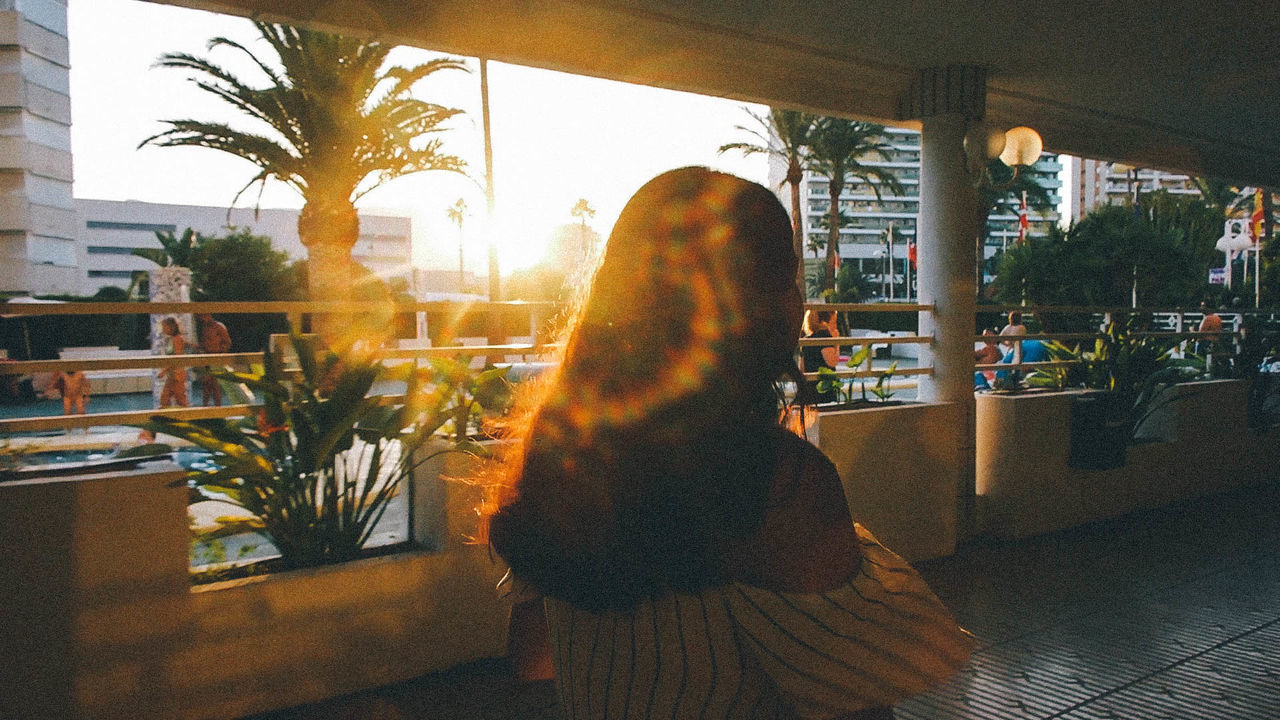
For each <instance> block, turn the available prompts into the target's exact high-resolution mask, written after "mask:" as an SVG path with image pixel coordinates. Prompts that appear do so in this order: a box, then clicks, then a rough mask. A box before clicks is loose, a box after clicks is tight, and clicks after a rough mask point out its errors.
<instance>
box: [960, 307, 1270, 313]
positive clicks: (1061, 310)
mask: <svg viewBox="0 0 1280 720" xmlns="http://www.w3.org/2000/svg"><path fill="white" fill-rule="evenodd" d="M1211 310H1212V312H1216V313H1218V314H1219V315H1221V314H1223V313H1226V314H1228V315H1243V314H1248V315H1264V314H1280V310H1277V309H1275V308H1212V309H1211ZM977 311H978V312H979V313H993V312H996V313H1009V312H1014V311H1017V312H1020V313H1022V314H1024V315H1025V314H1027V313H1031V314H1032V315H1034V314H1035V313H1036V312H1057V313H1076V314H1083V313H1094V314H1103V315H1105V314H1108V313H1110V314H1114V315H1146V314H1154V313H1165V314H1169V313H1172V314H1178V313H1182V314H1187V315H1199V314H1201V313H1203V312H1205V311H1204V310H1201V309H1200V308H1198V307H1196V308H1180V307H1172V308H1166V307H1155V308H1149V307H1138V308H1133V307H1128V306H1107V305H979V306H978V310H977Z"/></svg>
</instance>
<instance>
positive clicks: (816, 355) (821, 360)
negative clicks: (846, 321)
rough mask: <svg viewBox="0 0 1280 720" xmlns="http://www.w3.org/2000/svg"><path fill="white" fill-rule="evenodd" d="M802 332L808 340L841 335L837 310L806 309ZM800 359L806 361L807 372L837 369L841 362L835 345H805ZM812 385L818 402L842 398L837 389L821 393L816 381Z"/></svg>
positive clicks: (803, 368) (805, 368) (804, 368)
mask: <svg viewBox="0 0 1280 720" xmlns="http://www.w3.org/2000/svg"><path fill="white" fill-rule="evenodd" d="M802 332H804V337H805V339H806V340H807V339H809V338H829V337H839V336H840V328H839V326H838V325H837V324H836V312H835V311H834V310H807V311H805V314H804V325H803V326H802ZM800 359H801V361H802V362H803V363H804V367H802V368H801V370H804V371H805V372H807V373H812V372H818V370H819V369H820V368H827V369H829V370H835V369H836V365H837V364H839V362H840V350H839V348H837V347H836V346H835V345H805V346H803V347H802V348H801V349H800ZM810 386H811V387H814V393H815V395H816V400H817V402H835V401H837V400H839V399H840V398H839V394H838V393H837V392H836V391H835V390H828V391H827V392H825V393H820V392H817V388H816V383H811V385H810Z"/></svg>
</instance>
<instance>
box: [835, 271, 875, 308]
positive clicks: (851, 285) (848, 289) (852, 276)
mask: <svg viewBox="0 0 1280 720" xmlns="http://www.w3.org/2000/svg"><path fill="white" fill-rule="evenodd" d="M874 293H875V283H873V282H871V280H869V279H867V276H866V275H864V274H863V273H862V271H861V270H859V269H858V266H857V265H855V264H854V263H847V264H845V265H841V266H840V272H839V273H838V274H837V275H836V289H835V293H834V294H833V295H832V296H831V301H832V302H842V303H860V302H865V301H867V300H869V299H871V296H872V295H873V294H874Z"/></svg>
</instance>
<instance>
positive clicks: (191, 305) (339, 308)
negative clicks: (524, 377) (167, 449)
mask: <svg viewBox="0 0 1280 720" xmlns="http://www.w3.org/2000/svg"><path fill="white" fill-rule="evenodd" d="M552 307H555V303H551V302H545V301H536V302H535V301H526V300H507V301H502V302H492V303H491V302H488V301H476V302H474V303H466V302H458V301H453V300H432V301H428V302H407V303H396V302H356V301H353V302H336V301H315V302H313V301H309V300H306V301H304V300H273V301H261V302H259V301H254V302H223V301H213V302H204V301H202V302H65V303H15V302H0V314H3V315H24V316H40V315H185V314H199V313H209V314H214V313H216V314H220V315H291V314H293V315H316V314H325V313H359V312H379V311H386V310H391V311H392V312H393V313H406V312H447V311H456V310H459V309H474V310H476V311H478V312H491V311H495V310H502V309H506V308H520V309H537V308H552Z"/></svg>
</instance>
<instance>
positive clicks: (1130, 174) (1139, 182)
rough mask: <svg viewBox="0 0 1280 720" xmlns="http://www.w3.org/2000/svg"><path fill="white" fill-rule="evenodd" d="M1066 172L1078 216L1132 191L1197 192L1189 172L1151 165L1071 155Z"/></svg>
mask: <svg viewBox="0 0 1280 720" xmlns="http://www.w3.org/2000/svg"><path fill="white" fill-rule="evenodd" d="M1067 169H1068V173H1067V174H1068V176H1069V177H1070V178H1072V180H1071V182H1072V183H1073V184H1074V186H1075V193H1074V199H1073V201H1072V207H1071V217H1072V218H1074V219H1077V220H1078V219H1080V218H1082V217H1084V216H1085V215H1088V214H1089V213H1090V212H1092V211H1093V209H1094V208H1096V207H1099V206H1101V205H1118V204H1122V203H1124V202H1125V201H1126V200H1128V199H1129V198H1132V197H1133V195H1134V193H1135V192H1136V193H1148V192H1155V191H1156V190H1165V191H1167V192H1169V193H1170V194H1172V195H1196V196H1198V195H1200V190H1199V189H1198V188H1197V187H1196V184H1195V181H1194V180H1193V179H1192V177H1191V176H1190V175H1185V174H1182V173H1171V172H1165V171H1163V170H1153V169H1151V168H1136V169H1127V168H1125V167H1123V166H1122V167H1121V168H1119V169H1117V167H1116V165H1115V164H1114V163H1109V162H1106V161H1105V160H1090V159H1088V158H1075V157H1073V158H1070V160H1068V163H1067Z"/></svg>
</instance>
